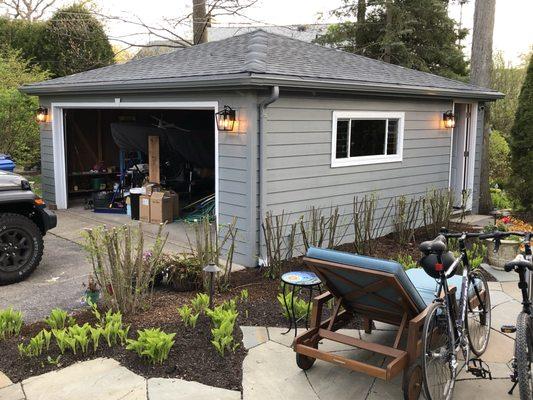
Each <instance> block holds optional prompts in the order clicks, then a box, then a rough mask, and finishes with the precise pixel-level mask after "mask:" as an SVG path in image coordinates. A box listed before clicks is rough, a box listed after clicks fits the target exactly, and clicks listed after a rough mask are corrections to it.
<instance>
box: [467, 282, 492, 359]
mask: <svg viewBox="0 0 533 400" xmlns="http://www.w3.org/2000/svg"><path fill="white" fill-rule="evenodd" d="M471 276H472V280H469V282H468V297H469V298H470V300H472V301H474V300H478V299H477V296H476V290H477V291H478V293H480V292H481V291H485V299H484V301H483V304H479V305H478V306H477V307H472V305H471V303H470V301H469V302H468V307H467V318H466V329H467V332H468V342H469V343H470V348H471V349H472V352H473V353H474V354H475V355H476V356H478V357H480V356H481V355H482V354H483V353H484V352H485V350H487V345H488V344H489V336H490V317H491V310H490V307H491V304H490V293H489V285H488V284H487V280H486V279H485V277H484V276H483V275H482V274H480V273H479V272H473V273H472V275H471ZM474 284H475V285H476V286H475V288H474ZM483 310H485V311H483Z"/></svg>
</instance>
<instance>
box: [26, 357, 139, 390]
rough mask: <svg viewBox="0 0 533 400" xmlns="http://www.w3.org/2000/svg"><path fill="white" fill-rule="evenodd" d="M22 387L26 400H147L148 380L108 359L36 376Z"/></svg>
mask: <svg viewBox="0 0 533 400" xmlns="http://www.w3.org/2000/svg"><path fill="white" fill-rule="evenodd" d="M22 385H23V387H24V392H25V393H26V397H27V400H71V399H76V400H119V399H120V400H146V380H145V379H144V378H143V377H140V376H139V375H137V374H134V373H133V372H131V371H130V370H128V369H127V368H125V367H123V366H121V365H120V364H119V363H118V361H115V360H112V359H108V358H97V359H94V360H90V361H86V362H80V363H76V364H73V365H71V366H69V367H66V368H63V369H61V370H58V371H53V372H48V373H46V374H43V375H39V376H34V377H32V378H29V379H26V380H25V381H23V382H22Z"/></svg>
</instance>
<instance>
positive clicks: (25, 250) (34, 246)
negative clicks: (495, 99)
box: [0, 213, 44, 285]
mask: <svg viewBox="0 0 533 400" xmlns="http://www.w3.org/2000/svg"><path fill="white" fill-rule="evenodd" d="M43 248H44V244H43V235H42V234H41V231H40V230H39V228H38V227H37V225H35V224H34V223H33V221H32V220H30V219H29V218H27V217H25V216H23V215H19V214H11V213H5V214H0V285H7V284H10V283H15V282H20V281H22V280H24V279H25V278H26V277H28V276H29V275H30V274H31V273H32V272H33V271H34V270H35V268H36V267H37V265H39V263H40V262H41V258H42V256H43Z"/></svg>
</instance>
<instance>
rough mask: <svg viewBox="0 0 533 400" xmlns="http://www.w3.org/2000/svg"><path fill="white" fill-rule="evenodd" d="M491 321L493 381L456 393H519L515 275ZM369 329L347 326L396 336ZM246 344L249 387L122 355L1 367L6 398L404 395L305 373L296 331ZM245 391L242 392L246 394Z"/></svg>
mask: <svg viewBox="0 0 533 400" xmlns="http://www.w3.org/2000/svg"><path fill="white" fill-rule="evenodd" d="M489 286H490V290H491V299H492V326H493V329H492V330H491V337H490V343H489V348H488V349H487V351H486V353H485V354H484V355H483V357H482V359H483V360H484V361H485V362H487V363H488V364H489V366H490V368H491V370H492V374H493V380H492V381H486V380H478V379H475V378H473V377H472V376H471V375H469V374H466V373H464V372H461V374H460V376H459V379H458V382H457V385H456V389H455V393H454V399H465V400H466V399H468V400H471V399H475V398H485V399H496V398H505V399H518V398H519V395H518V390H516V391H515V393H514V395H513V396H509V395H507V391H508V390H509V388H510V381H509V379H508V375H509V369H508V367H507V365H506V363H507V362H508V361H509V359H510V358H511V356H512V354H513V344H514V335H504V334H502V333H500V332H499V328H500V326H501V325H502V324H509V323H514V322H515V320H516V316H517V315H518V313H519V311H520V303H519V301H518V300H519V296H518V295H519V293H518V291H517V290H516V282H502V283H500V282H490V283H489ZM376 328H377V329H376V330H375V331H374V332H373V333H372V334H371V335H367V334H365V333H364V332H361V331H353V330H351V331H350V330H346V331H345V332H346V333H347V334H351V335H355V336H358V337H361V338H363V339H365V340H370V341H375V342H379V343H389V344H390V343H391V342H392V341H393V340H394V331H392V327H390V326H388V325H385V324H378V325H377V326H376ZM241 329H242V331H243V333H244V345H245V347H246V348H247V349H248V350H249V351H248V355H247V357H246V358H245V360H244V365H243V370H244V372H243V375H244V377H243V393H242V394H241V393H240V392H236V391H231V390H225V389H220V388H214V387H210V386H206V385H202V384H200V383H197V382H188V381H185V380H181V379H145V378H143V377H140V376H138V375H136V374H134V373H133V372H131V371H129V370H128V369H127V368H125V367H123V366H121V365H120V364H119V363H118V362H117V361H115V360H111V359H102V358H100V359H95V360H91V361H86V362H80V363H77V364H74V365H71V366H69V367H67V368H64V369H61V370H58V371H54V372H49V373H46V374H44V375H39V376H35V377H32V378H29V379H26V380H24V381H23V382H21V383H17V384H12V383H11V381H9V379H7V377H5V375H3V374H1V373H0V400H71V399H76V400H119V399H122V400H137V399H139V400H171V399H172V400H181V399H192V400H196V399H198V400H199V399H210V400H217V399H218V400H238V399H241V398H243V399H244V400H269V399H276V400H279V399H291V400H299V399H302V400H345V399H346V400H348V399H349V400H358V399H361V400H377V399H391V400H392V399H395V400H396V399H398V400H400V399H403V396H402V390H401V374H400V376H398V377H396V379H395V380H393V381H392V382H388V383H387V382H384V381H381V380H379V379H374V378H370V377H368V376H366V375H364V374H360V373H356V372H351V371H349V370H346V369H344V368H340V367H338V366H336V365H333V364H330V363H326V362H322V361H320V360H318V361H317V362H316V363H315V365H314V366H313V368H311V369H310V370H308V371H306V372H303V371H301V370H300V369H299V368H298V367H297V366H296V362H295V355H294V352H293V351H292V349H291V348H290V346H291V342H292V339H293V335H292V332H291V333H289V334H288V335H282V332H283V331H284V329H282V328H266V327H246V326H243V327H242V328H241ZM321 348H324V349H327V350H328V351H334V352H339V353H343V355H344V356H348V357H350V358H353V359H357V360H365V361H369V362H372V363H374V364H376V365H379V364H380V363H382V362H383V357H381V356H377V355H375V354H372V353H369V352H367V351H364V350H353V349H351V348H349V347H347V346H344V345H339V344H333V343H331V342H329V343H328V342H327V341H324V342H323V343H322V344H321ZM241 396H242V397H241Z"/></svg>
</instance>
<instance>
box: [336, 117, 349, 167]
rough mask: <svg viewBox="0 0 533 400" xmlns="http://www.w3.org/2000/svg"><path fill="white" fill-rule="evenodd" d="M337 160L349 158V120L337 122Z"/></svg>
mask: <svg viewBox="0 0 533 400" xmlns="http://www.w3.org/2000/svg"><path fill="white" fill-rule="evenodd" d="M335 154H336V158H347V157H348V120H338V121H337V152H336V153H335Z"/></svg>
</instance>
